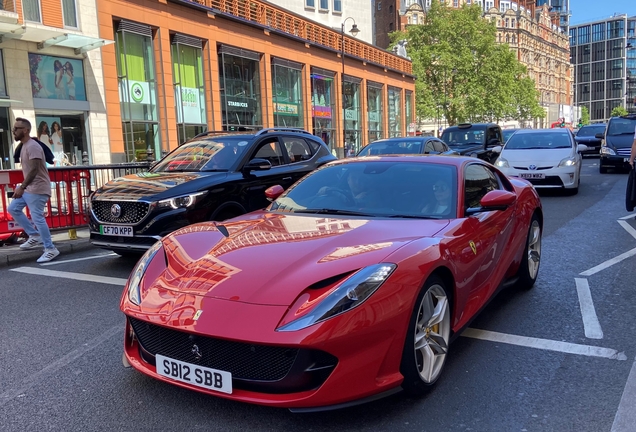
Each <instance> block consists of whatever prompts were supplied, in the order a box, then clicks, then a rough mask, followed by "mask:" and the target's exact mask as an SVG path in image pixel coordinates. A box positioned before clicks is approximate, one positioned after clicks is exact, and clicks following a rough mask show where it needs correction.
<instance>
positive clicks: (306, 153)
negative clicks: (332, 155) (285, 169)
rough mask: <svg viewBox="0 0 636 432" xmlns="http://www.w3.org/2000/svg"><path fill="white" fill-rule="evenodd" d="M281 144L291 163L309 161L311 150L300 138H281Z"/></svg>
mask: <svg viewBox="0 0 636 432" xmlns="http://www.w3.org/2000/svg"><path fill="white" fill-rule="evenodd" d="M283 144H285V149H286V150H287V154H288V155H289V160H290V161H291V163H294V162H301V161H304V160H308V159H311V149H310V148H309V145H307V142H306V141H305V140H304V139H302V138H296V137H283Z"/></svg>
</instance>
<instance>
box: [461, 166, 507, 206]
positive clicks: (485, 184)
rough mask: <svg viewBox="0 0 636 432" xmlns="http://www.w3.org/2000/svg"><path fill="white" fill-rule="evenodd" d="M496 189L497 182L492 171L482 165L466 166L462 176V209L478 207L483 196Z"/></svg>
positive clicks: (497, 187) (497, 186)
mask: <svg viewBox="0 0 636 432" xmlns="http://www.w3.org/2000/svg"><path fill="white" fill-rule="evenodd" d="M497 189H499V180H497V177H496V176H495V174H494V173H493V172H492V171H490V170H489V169H488V168H486V167H485V166H483V165H478V164H472V165H468V166H467V167H466V173H465V175H464V209H467V208H471V207H479V205H480V204H479V202H480V201H481V199H482V198H483V197H484V195H486V194H487V193H488V192H490V191H493V190H497Z"/></svg>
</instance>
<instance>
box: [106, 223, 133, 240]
mask: <svg viewBox="0 0 636 432" xmlns="http://www.w3.org/2000/svg"><path fill="white" fill-rule="evenodd" d="M99 233H100V234H103V235H110V236H118V237H132V236H133V229H132V227H130V226H115V225H100V226H99Z"/></svg>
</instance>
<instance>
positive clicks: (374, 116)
mask: <svg viewBox="0 0 636 432" xmlns="http://www.w3.org/2000/svg"><path fill="white" fill-rule="evenodd" d="M369 121H370V122H376V123H377V122H379V121H380V114H378V113H377V112H372V111H370V112H369Z"/></svg>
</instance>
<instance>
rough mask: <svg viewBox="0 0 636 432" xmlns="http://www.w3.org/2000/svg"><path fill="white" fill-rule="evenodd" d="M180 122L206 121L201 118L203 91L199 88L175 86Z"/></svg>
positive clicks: (178, 119)
mask: <svg viewBox="0 0 636 432" xmlns="http://www.w3.org/2000/svg"><path fill="white" fill-rule="evenodd" d="M175 97H176V99H177V100H176V103H177V122H178V123H193V124H201V123H204V121H203V119H202V118H201V114H202V113H201V111H202V110H201V107H202V105H203V102H202V101H201V92H200V91H199V89H197V88H191V87H181V86H178V85H177V86H175Z"/></svg>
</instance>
